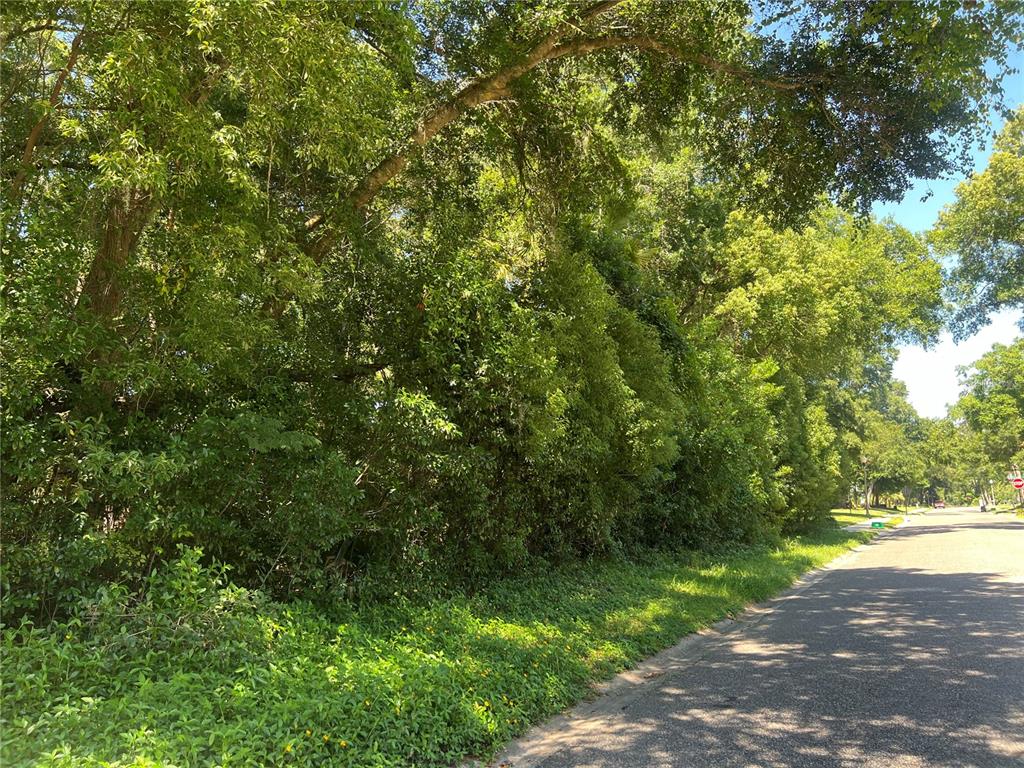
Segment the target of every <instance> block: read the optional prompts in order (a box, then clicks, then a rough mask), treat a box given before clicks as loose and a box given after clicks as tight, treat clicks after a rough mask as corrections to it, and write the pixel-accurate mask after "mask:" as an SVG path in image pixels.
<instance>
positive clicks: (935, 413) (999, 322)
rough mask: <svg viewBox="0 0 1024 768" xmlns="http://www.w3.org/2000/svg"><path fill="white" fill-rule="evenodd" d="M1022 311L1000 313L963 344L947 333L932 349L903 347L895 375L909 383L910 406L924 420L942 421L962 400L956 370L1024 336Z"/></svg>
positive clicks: (894, 368) (897, 360)
mask: <svg viewBox="0 0 1024 768" xmlns="http://www.w3.org/2000/svg"><path fill="white" fill-rule="evenodd" d="M1020 317H1021V312H1020V311H1019V310H1014V311H1002V312H997V313H995V314H994V315H993V316H992V322H991V323H990V324H989V325H987V326H985V327H984V328H982V329H981V330H980V331H978V333H976V334H975V335H974V336H971V337H970V338H969V339H965V340H964V341H962V342H960V343H959V344H954V343H953V338H952V337H951V336H950V335H949V334H948V333H943V334H942V336H941V338H940V340H939V343H938V344H936V345H935V346H934V347H932V348H931V349H927V350H925V349H922V348H921V347H918V346H904V347H900V351H899V357H897V359H896V364H895V365H894V366H893V375H894V376H895V377H896V378H897V379H900V380H901V381H903V382H905V383H906V385H907V393H908V395H909V399H910V403H911V405H913V406H914V408H916V409H917V412H918V413H919V414H921V415H922V416H928V417H932V418H939V417H942V416H945V415H946V409H947V408H948V407H949V406H950V405H952V404H953V403H955V402H956V401H957V399H958V398H959V396H960V384H959V379H958V377H957V372H956V369H957V367H958V366H961V365H970V364H971V363H973V362H974V361H975V360H977V359H978V358H979V357H981V356H982V355H984V354H985V353H986V352H988V351H989V350H990V349H991V348H992V345H993V344H997V343H998V344H1009V343H1010V342H1011V341H1013V340H1014V339H1016V338H1017V337H1019V336H1020V335H1021V333H1020V329H1019V328H1018V327H1017V322H1018V320H1019V319H1020Z"/></svg>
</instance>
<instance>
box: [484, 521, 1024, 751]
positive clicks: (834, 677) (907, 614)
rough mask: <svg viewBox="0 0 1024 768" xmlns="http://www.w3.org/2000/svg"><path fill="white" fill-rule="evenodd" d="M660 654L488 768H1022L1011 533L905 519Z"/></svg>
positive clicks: (1020, 606)
mask: <svg viewBox="0 0 1024 768" xmlns="http://www.w3.org/2000/svg"><path fill="white" fill-rule="evenodd" d="M666 657H667V658H672V659H674V661H673V663H671V664H668V665H667V666H665V667H664V669H663V670H661V671H658V672H656V673H651V674H650V675H649V677H650V678H651V679H646V680H644V679H641V680H640V681H638V682H636V683H633V684H629V685H617V686H615V687H614V689H613V692H612V693H610V694H608V695H606V696H603V697H601V698H599V699H597V700H596V701H593V702H588V703H585V704H582V705H580V706H579V707H577V708H576V709H575V710H573V711H571V712H569V713H568V714H567V715H565V716H562V717H559V718H556V719H555V720H553V721H552V722H550V723H548V724H547V725H544V726H541V727H539V728H537V729H534V730H533V731H531V732H530V733H529V734H527V735H526V736H525V737H524V738H523V739H521V740H519V741H517V742H515V743H514V744H512V745H511V746H510V747H509V748H508V749H507V750H506V751H505V753H503V754H502V755H500V756H499V757H498V759H497V760H496V761H495V762H494V765H508V766H512V767H513V768H533V767H535V766H536V767H537V768H582V767H583V766H609V767H612V766H623V767H625V766H679V767H680V768H682V767H684V766H685V767H691V766H692V767H693V768H698V767H701V766H772V767H776V766H778V767H780V768H781V767H783V766H822V767H826V768H827V767H828V766H872V767H875V766H878V767H881V766H911V767H913V768H925V767H927V768H931V767H932V766H935V767H936V768H938V767H940V766H941V767H942V768H951V767H954V766H992V767H993V768H995V767H998V768H1010V767H1012V766H1024V521H1021V520H1019V519H1014V518H1009V517H1006V516H998V515H991V514H984V515H983V514H980V513H978V512H976V511H971V510H945V511H943V512H935V513H930V514H928V515H924V516H920V517H915V518H913V519H912V520H911V521H910V522H909V523H908V524H907V525H905V526H903V527H901V528H899V529H897V530H894V531H891V532H889V533H887V534H885V535H884V536H883V537H882V538H880V539H879V540H876V541H875V542H873V543H872V544H870V545H869V546H867V547H864V548H863V549H862V550H860V551H859V552H857V553H855V554H854V555H852V556H848V557H846V558H844V559H841V560H840V561H838V562H837V563H835V564H834V566H833V567H832V568H831V569H830V570H828V571H827V572H826V573H825V574H824V575H823V576H822V577H821V578H818V579H816V580H813V581H812V582H811V583H810V584H808V585H806V586H804V587H803V588H798V589H796V590H794V591H793V592H791V593H790V594H788V595H786V596H784V599H782V600H778V601H776V602H774V603H773V604H772V606H771V609H770V610H768V611H765V612H762V613H760V614H759V615H756V616H755V617H754V618H752V619H749V620H745V621H740V622H737V623H735V624H734V625H733V626H732V627H730V628H728V629H726V630H725V631H724V632H722V633H717V634H709V635H706V636H701V637H698V638H691V639H689V640H686V641H684V643H683V644H681V645H680V646H679V647H678V648H677V649H674V651H670V652H668V654H667V656H666ZM640 677H641V678H643V677H644V676H643V675H641V676H640Z"/></svg>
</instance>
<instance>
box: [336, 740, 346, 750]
mask: <svg viewBox="0 0 1024 768" xmlns="http://www.w3.org/2000/svg"><path fill="white" fill-rule="evenodd" d="M338 743H339V744H340V745H341V748H342V749H347V748H348V742H347V741H345V740H344V739H342V740H341V741H339V742H338Z"/></svg>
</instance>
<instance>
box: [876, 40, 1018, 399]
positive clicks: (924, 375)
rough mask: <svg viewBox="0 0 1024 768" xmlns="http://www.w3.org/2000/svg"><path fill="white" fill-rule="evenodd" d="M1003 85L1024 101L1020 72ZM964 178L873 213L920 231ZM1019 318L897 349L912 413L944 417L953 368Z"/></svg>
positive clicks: (977, 165) (1014, 99)
mask: <svg viewBox="0 0 1024 768" xmlns="http://www.w3.org/2000/svg"><path fill="white" fill-rule="evenodd" d="M1010 62H1011V65H1012V66H1013V67H1014V68H1016V69H1019V70H1022V71H1024V51H1021V50H1020V49H1018V50H1016V51H1014V52H1013V53H1012V54H1011V56H1010ZM1003 87H1004V90H1005V91H1006V103H1007V105H1008V106H1010V107H1017V106H1019V105H1020V104H1021V103H1022V102H1024V75H1022V74H1016V75H1014V76H1013V82H1007V83H1003ZM1001 125H1002V120H1000V119H998V118H997V117H996V116H993V126H994V127H995V128H996V129H997V130H998V128H999V127H1000V126H1001ZM991 154H992V142H991V141H989V142H987V144H986V146H985V147H984V148H981V147H976V148H975V151H974V170H975V172H978V171H982V170H984V169H985V167H986V166H987V165H988V158H989V156H990V155H991ZM963 179H964V177H963V176H959V177H955V178H952V179H945V180H941V181H919V182H917V183H916V184H915V185H914V186H913V188H911V190H910V191H909V192H907V194H906V196H905V197H904V198H903V200H902V202H900V203H898V204H895V203H888V204H885V205H876V206H875V208H874V213H875V215H876V216H878V217H880V218H881V217H883V216H892V217H893V219H895V220H896V221H897V222H899V223H900V224H902V225H903V226H905V227H906V228H907V229H910V230H913V231H914V232H924V231H925V230H927V229H928V228H930V227H931V225H932V224H933V223H934V222H935V220H936V218H937V217H938V215H939V211H940V210H942V208H943V206H945V205H947V204H948V203H950V202H952V201H953V199H954V197H955V190H956V186H957V184H959V183H960V182H961V181H963ZM929 191H930V192H931V193H932V195H931V197H929V198H928V199H927V200H924V201H922V200H921V198H922V197H924V196H925V194H926V193H928V192H929ZM1020 317H1021V312H1020V311H1019V310H1014V311H1010V312H1000V313H998V314H996V315H994V316H993V317H992V322H991V324H990V325H988V326H987V327H986V328H983V329H982V330H981V331H979V332H978V333H977V334H975V335H974V336H972V337H971V338H969V339H966V340H964V341H962V342H960V343H959V344H954V343H953V339H952V337H951V336H950V335H949V334H948V333H944V334H943V335H942V337H941V339H940V340H939V343H938V344H937V345H935V346H933V347H932V348H930V349H927V350H925V349H922V348H921V347H917V346H905V347H901V348H900V354H899V358H898V359H897V361H896V365H895V366H894V368H893V374H894V375H895V376H896V378H898V379H901V380H902V381H904V382H906V385H907V390H908V393H909V396H910V402H911V404H912V405H913V406H914V407H915V408H916V409H917V412H918V413H919V414H921V415H922V416H929V417H940V416H945V415H946V408H947V406H948V405H951V404H952V403H954V402H956V400H957V397H958V396H959V392H960V385H959V379H958V377H957V367H958V366H965V365H970V364H971V363H973V362H974V361H975V360H977V359H978V358H979V357H981V356H982V355H983V354H984V353H985V352H987V351H988V350H989V349H991V348H992V345H993V344H996V343H1002V344H1007V343H1009V342H1011V341H1013V340H1014V339H1016V338H1017V337H1018V336H1020V335H1021V334H1020V330H1019V329H1018V328H1017V322H1018V320H1019V319H1020Z"/></svg>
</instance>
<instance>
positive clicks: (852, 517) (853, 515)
mask: <svg viewBox="0 0 1024 768" xmlns="http://www.w3.org/2000/svg"><path fill="white" fill-rule="evenodd" d="M914 511H916V510H914ZM831 515H832V519H833V520H835V521H836V522H837V523H838V524H839V525H855V524H857V523H866V522H868V521H869V520H871V519H873V518H876V517H887V516H890V515H896V516H895V517H890V519H889V520H888V521H887V522H886V525H887V526H889V527H892V526H893V525H898V524H899V523H900V522H902V521H903V515H900V514H899V513H897V512H893V511H892V510H884V509H878V510H872V513H871V516H870V517H866V516H865V515H864V511H863V510H860V511H857V510H854V511H853V512H851V511H850V510H848V509H833V510H832V512H831Z"/></svg>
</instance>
